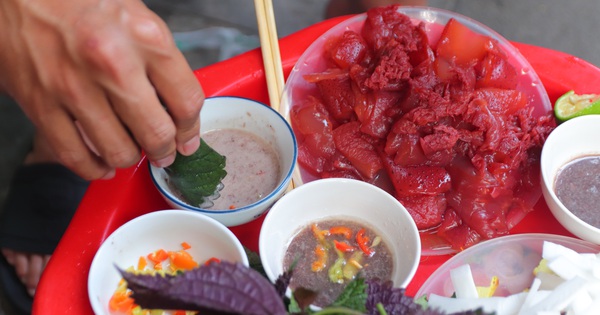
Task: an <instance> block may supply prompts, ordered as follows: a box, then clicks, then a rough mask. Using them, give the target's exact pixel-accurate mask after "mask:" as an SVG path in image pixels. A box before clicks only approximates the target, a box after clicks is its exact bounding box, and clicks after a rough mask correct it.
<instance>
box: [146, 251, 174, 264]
mask: <svg viewBox="0 0 600 315" xmlns="http://www.w3.org/2000/svg"><path fill="white" fill-rule="evenodd" d="M147 257H148V260H150V261H151V262H153V263H154V264H159V263H161V262H163V261H165V260H167V258H169V254H167V252H166V251H165V250H164V249H159V250H157V251H155V252H153V253H150V254H148V256H147Z"/></svg>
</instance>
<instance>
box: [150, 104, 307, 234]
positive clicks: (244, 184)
mask: <svg viewBox="0 0 600 315" xmlns="http://www.w3.org/2000/svg"><path fill="white" fill-rule="evenodd" d="M200 120H201V122H200V136H201V138H202V139H203V140H204V141H205V142H206V143H207V144H208V145H210V147H212V148H213V149H214V150H215V151H217V152H218V153H219V154H221V155H223V156H225V159H226V160H225V171H226V172H227V175H226V176H225V177H224V178H223V179H222V181H221V183H222V184H223V187H222V188H219V189H220V190H219V191H218V197H217V198H214V199H211V202H210V203H209V204H202V205H200V204H191V203H190V202H188V201H187V200H185V199H184V198H183V196H182V195H181V193H180V192H179V191H177V189H175V188H174V187H173V185H171V184H170V182H169V174H168V173H167V172H166V170H165V169H163V168H157V167H155V166H153V165H151V164H150V163H148V165H149V168H150V175H151V177H152V180H153V182H154V185H155V186H156V188H157V189H158V190H159V192H160V193H161V194H162V196H163V197H164V199H165V200H166V201H167V203H168V204H169V205H171V206H172V207H174V208H177V209H186V210H192V211H197V212H200V213H202V214H205V215H207V216H209V217H212V218H213V219H216V220H217V221H219V222H221V223H223V224H224V225H226V226H236V225H240V224H244V223H247V222H250V221H252V220H254V219H256V218H258V217H260V216H261V215H262V214H263V213H265V211H267V210H268V209H269V208H270V207H271V205H272V204H273V203H274V202H275V201H276V200H277V199H279V198H280V197H281V196H282V195H283V194H284V193H285V191H286V189H287V187H288V186H289V184H290V182H291V178H292V172H293V169H294V166H295V163H296V157H297V154H298V153H297V152H298V151H297V146H296V138H295V136H294V133H293V132H292V129H291V127H290V125H289V124H288V123H287V122H286V120H285V119H284V118H283V117H282V116H281V115H280V114H279V113H278V112H277V111H275V110H274V109H272V108H271V107H269V106H267V105H264V104H262V103H260V102H257V101H254V100H251V99H246V98H240V97H230V96H222V97H211V98H207V99H206V100H205V102H204V105H203V107H202V110H201V112H200Z"/></svg>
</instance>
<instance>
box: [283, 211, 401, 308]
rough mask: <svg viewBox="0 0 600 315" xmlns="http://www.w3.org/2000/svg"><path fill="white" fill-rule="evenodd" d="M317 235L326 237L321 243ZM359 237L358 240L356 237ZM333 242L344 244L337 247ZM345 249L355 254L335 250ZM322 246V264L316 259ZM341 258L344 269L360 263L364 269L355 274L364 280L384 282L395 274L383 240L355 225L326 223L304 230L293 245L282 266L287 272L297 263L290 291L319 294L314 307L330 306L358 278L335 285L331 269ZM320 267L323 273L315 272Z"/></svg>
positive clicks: (353, 223) (350, 223)
mask: <svg viewBox="0 0 600 315" xmlns="http://www.w3.org/2000/svg"><path fill="white" fill-rule="evenodd" d="M349 231H350V232H349ZM342 232H346V233H342ZM348 232H349V233H348ZM317 233H322V235H324V237H323V238H322V239H321V241H319V240H318V238H317V236H316V234H317ZM357 235H359V236H358V237H357ZM362 236H364V238H363V237H362ZM358 240H361V241H362V242H360V243H363V244H367V245H368V246H367V252H369V250H370V251H372V254H371V255H370V256H369V255H367V254H366V253H365V251H363V250H362V249H361V247H360V246H359V241H358ZM365 240H366V241H365ZM334 241H337V242H339V243H341V242H343V243H345V244H344V245H338V246H336V245H335V243H334ZM323 244H325V246H323ZM345 245H349V246H351V247H352V248H353V250H349V251H346V252H342V251H341V250H339V249H338V250H336V247H337V248H345V247H344V246H345ZM319 246H322V247H321V249H323V248H324V247H327V249H326V250H325V252H326V253H327V254H326V256H327V259H324V260H320V259H319V257H318V256H317V251H318V249H317V247H319ZM340 254H343V256H344V259H343V260H344V261H345V262H346V263H345V265H352V266H356V264H355V262H358V261H359V265H360V266H362V268H355V269H354V270H355V271H357V272H358V275H359V276H360V277H361V278H363V279H373V278H377V279H381V280H383V281H387V280H390V279H391V275H392V271H393V258H392V253H391V252H390V250H389V248H388V246H387V245H386V244H385V242H384V240H383V239H382V238H381V236H378V235H377V234H376V233H375V231H373V230H372V229H370V228H369V227H367V226H364V225H362V224H359V223H357V222H354V221H350V220H344V219H326V220H322V221H318V222H315V223H313V224H309V225H308V226H307V227H304V228H303V229H302V230H301V231H300V232H299V233H298V234H296V236H295V237H294V238H293V239H292V241H291V242H290V245H289V246H288V248H287V250H286V254H285V257H284V262H283V265H284V270H288V269H289V268H290V266H291V265H292V264H293V263H294V262H296V266H295V267H294V269H293V274H292V280H291V282H290V288H291V289H292V290H294V289H295V288H300V287H302V288H306V289H310V290H313V291H316V292H318V293H319V294H318V296H317V298H316V300H315V302H314V303H313V305H315V306H319V307H325V306H328V305H330V304H331V303H332V302H333V301H335V299H336V298H337V297H338V296H339V295H340V294H341V293H342V291H343V290H344V288H345V287H346V285H347V284H348V283H349V282H350V281H352V279H353V278H355V276H356V275H355V276H354V277H351V278H347V277H344V276H340V277H337V279H340V278H342V279H341V281H340V283H336V282H333V281H332V280H331V279H330V276H329V273H330V268H332V267H333V266H334V265H335V264H336V260H338V258H339V255H340ZM357 256H359V259H358V261H357V260H354V261H353V260H352V258H356V257H357ZM324 261H326V263H325V264H324V265H322V264H320V262H324ZM345 265H344V266H345ZM319 266H322V269H321V270H319V271H313V267H319ZM342 269H343V267H342ZM351 269H353V268H352V267H350V268H349V269H345V270H346V271H348V270H351ZM358 270H360V271H358ZM349 274H352V273H349Z"/></svg>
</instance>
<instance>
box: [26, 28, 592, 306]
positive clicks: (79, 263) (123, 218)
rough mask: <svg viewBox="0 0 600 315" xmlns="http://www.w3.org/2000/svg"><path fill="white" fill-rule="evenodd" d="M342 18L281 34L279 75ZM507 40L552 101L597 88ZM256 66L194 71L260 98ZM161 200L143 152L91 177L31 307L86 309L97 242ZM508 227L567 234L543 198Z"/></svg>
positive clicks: (544, 54) (252, 240)
mask: <svg viewBox="0 0 600 315" xmlns="http://www.w3.org/2000/svg"><path fill="white" fill-rule="evenodd" d="M346 18H347V17H341V18H335V19H330V20H326V21H323V22H321V23H318V24H315V25H313V26H310V27H308V28H306V29H303V30H301V31H299V32H297V33H294V34H292V35H290V36H287V37H285V38H283V39H281V41H280V46H281V56H282V60H283V68H284V71H285V76H286V77H287V75H289V72H290V71H291V69H292V67H293V66H294V63H295V62H296V60H297V59H298V58H299V57H300V55H301V54H302V52H303V51H304V50H305V49H306V48H307V47H308V46H309V45H310V44H311V43H312V42H313V41H314V40H315V39H316V38H318V37H319V36H320V35H321V34H323V33H324V32H325V31H327V30H328V29H330V28H331V27H333V26H334V25H336V24H337V23H339V22H341V21H342V20H344V19H346ZM513 44H514V45H515V46H516V47H517V48H518V49H519V50H520V51H521V53H522V54H523V55H524V56H525V57H526V58H527V59H528V60H529V62H530V63H531V65H532V66H533V68H534V69H535V70H536V72H537V73H538V75H539V76H540V79H541V80H542V82H543V84H544V87H545V88H546V90H547V91H548V94H549V96H550V100H551V101H552V102H554V101H555V100H556V98H558V97H559V96H560V95H562V94H563V93H565V92H567V91H569V90H571V89H574V90H575V91H576V92H577V93H594V92H596V93H597V92H598V87H599V86H600V69H598V68H596V67H595V66H593V65H592V64H590V63H588V62H586V61H584V60H581V59H579V58H577V57H574V56H571V55H568V54H565V53H562V52H558V51H554V50H550V49H546V48H541V47H536V46H531V45H527V44H522V43H513ZM262 67H263V64H262V57H261V54H260V50H258V49H256V50H253V51H250V52H248V53H245V54H242V55H240V56H238V57H235V58H232V59H229V60H226V61H223V62H220V63H217V64H214V65H211V66H209V67H206V68H202V69H199V70H197V71H195V74H196V77H197V78H198V80H199V81H200V83H201V84H202V86H203V88H204V91H205V93H206V95H207V96H215V95H234V96H242V97H247V98H251V99H254V100H257V101H260V102H264V103H266V104H268V94H267V87H266V82H265V76H264V73H263V68H262ZM169 208H170V207H169V206H168V205H167V204H166V203H165V202H164V200H163V199H162V198H161V196H160V195H159V193H158V192H157V190H156V189H155V187H154V186H153V184H152V182H151V180H150V177H149V174H148V169H147V166H146V159H145V158H143V159H142V160H141V161H140V162H139V163H138V164H137V165H135V166H133V167H130V168H128V169H123V170H119V171H117V174H116V176H115V177H114V178H113V179H111V180H103V181H94V182H92V183H91V185H90V188H89V189H88V191H87V193H86V195H85V197H84V199H83V201H82V202H81V205H80V206H79V209H78V211H77V213H76V214H75V216H74V218H73V220H72V222H71V224H70V226H69V228H68V230H67V231H66V233H65V235H64V237H63V238H62V240H61V242H60V244H59V245H58V248H57V249H56V251H55V252H54V255H53V256H52V259H51V260H50V262H49V264H48V266H47V268H46V271H45V272H44V275H43V277H42V279H41V282H40V284H39V286H38V289H37V293H36V298H35V301H34V307H33V314H65V315H66V314H75V315H84V314H92V313H93V312H92V309H91V306H90V303H89V300H88V294H87V277H88V271H89V267H90V265H91V263H92V259H93V258H94V254H95V253H96V251H97V250H98V248H99V247H100V244H101V243H102V242H103V241H104V240H105V239H106V238H107V237H108V236H109V235H110V233H112V232H113V231H114V230H115V229H117V228H118V227H119V226H121V225H122V224H124V223H125V222H127V221H129V220H131V219H133V218H135V217H137V216H139V215H142V214H145V213H148V212H152V211H156V210H161V209H169ZM261 224H262V218H259V219H258V220H256V221H253V222H250V223H248V224H245V225H242V226H237V227H233V228H231V230H232V231H233V232H234V233H235V234H236V235H237V236H238V238H239V239H240V240H241V242H242V243H243V244H244V245H245V246H247V247H248V248H250V249H251V250H254V251H258V234H259V230H260V226H261ZM511 232H512V233H513V234H516V233H554V234H561V235H571V234H570V233H569V232H568V231H566V230H565V229H564V228H563V227H562V226H561V225H560V224H559V223H558V222H557V221H556V220H555V219H554V217H553V216H552V214H551V213H550V211H549V209H548V207H547V206H546V204H545V202H544V200H543V198H541V199H540V201H539V202H538V204H537V205H536V207H535V210H534V211H533V212H532V213H530V214H529V215H528V216H527V217H525V219H524V220H523V221H522V222H521V223H520V224H519V225H517V226H516V227H515V228H514V229H513V230H512V231H511ZM571 236H572V235H571ZM449 257H450V256H428V257H422V258H421V262H420V265H419V268H418V270H417V273H416V276H415V278H414V279H413V281H412V282H411V283H410V285H409V286H408V288H407V293H408V294H409V295H414V294H415V293H416V292H417V290H418V289H419V287H420V286H421V284H423V282H424V281H425V280H426V279H427V277H428V276H429V275H430V274H431V273H432V272H433V271H434V270H435V269H436V268H437V267H438V266H440V265H441V264H442V263H443V262H445V261H446V260H447V259H448V258H449Z"/></svg>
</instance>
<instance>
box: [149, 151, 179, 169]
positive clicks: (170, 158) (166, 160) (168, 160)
mask: <svg viewBox="0 0 600 315" xmlns="http://www.w3.org/2000/svg"><path fill="white" fill-rule="evenodd" d="M173 161H175V154H171V155H169V156H167V157H165V158H162V159H160V160H156V161H153V162H152V164H153V165H154V166H156V167H167V166H169V165H171V164H173Z"/></svg>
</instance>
